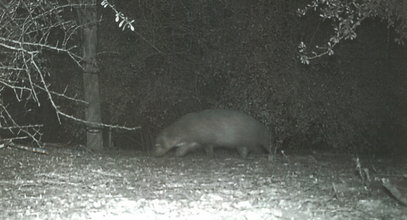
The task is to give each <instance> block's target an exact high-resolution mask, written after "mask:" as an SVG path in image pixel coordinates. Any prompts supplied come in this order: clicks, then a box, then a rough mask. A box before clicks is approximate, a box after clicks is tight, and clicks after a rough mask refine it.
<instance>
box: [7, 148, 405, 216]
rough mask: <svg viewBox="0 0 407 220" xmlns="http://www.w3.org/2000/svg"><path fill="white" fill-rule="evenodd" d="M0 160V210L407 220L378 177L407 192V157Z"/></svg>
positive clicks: (55, 155)
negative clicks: (383, 158) (387, 158)
mask: <svg viewBox="0 0 407 220" xmlns="http://www.w3.org/2000/svg"><path fill="white" fill-rule="evenodd" d="M358 166H359V167H358ZM0 168H1V170H0V210H1V212H0V219H98V220H99V219H136V217H137V219H149V220H153V219H407V207H406V206H403V204H402V203H401V202H400V201H399V200H398V199H397V198H394V197H393V195H392V194H391V193H390V192H388V190H386V188H385V187H383V184H382V178H386V179H387V180H389V181H390V183H391V185H390V186H392V187H394V188H395V189H397V190H399V192H400V193H401V194H402V196H405V195H406V194H405V193H406V191H407V190H406V187H407V179H406V176H405V175H407V174H406V172H407V161H406V159H400V160H399V161H394V160H393V161H392V160H380V159H372V158H370V159H368V158H360V160H359V161H356V160H354V158H353V156H351V155H343V156H338V155H329V154H309V155H288V156H284V157H283V156H278V157H275V158H274V159H270V158H268V157H267V156H266V155H251V156H250V157H249V158H248V159H242V158H240V157H239V156H238V154H237V153H236V154H235V153H232V152H219V154H217V155H215V156H214V157H213V158H211V157H208V156H206V155H204V154H199V153H196V154H192V155H187V156H186V157H183V158H176V157H174V156H172V155H168V156H165V157H161V158H156V157H152V156H150V155H149V154H146V153H139V152H129V151H126V152H104V153H91V152H87V151H83V150H78V149H70V148H60V149H48V154H38V153H33V152H28V151H23V150H18V149H15V148H10V147H8V148H6V147H4V148H1V149H0ZM403 175H404V176H403ZM404 190H406V191H404Z"/></svg>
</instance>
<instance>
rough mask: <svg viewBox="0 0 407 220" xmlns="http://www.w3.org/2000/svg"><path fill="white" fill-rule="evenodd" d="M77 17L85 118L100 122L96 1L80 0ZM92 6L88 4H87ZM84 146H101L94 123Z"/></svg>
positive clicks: (87, 134)
mask: <svg viewBox="0 0 407 220" xmlns="http://www.w3.org/2000/svg"><path fill="white" fill-rule="evenodd" d="M80 2H81V3H82V4H87V6H82V8H80V9H79V11H78V12H79V13H78V17H79V21H80V25H83V29H82V56H83V68H84V73H83V86H84V98H85V101H86V102H88V103H89V104H88V106H87V108H86V110H85V120H86V121H88V122H96V123H101V121H102V117H101V110H100V93H99V75H98V74H99V69H98V64H97V60H96V46H97V14H96V1H95V0H92V1H89V0H81V1H80ZM90 3H91V4H92V6H89V4H90ZM86 142H87V143H86V146H87V147H88V148H91V149H96V150H100V149H102V148H103V137H102V130H101V128H100V127H98V126H95V125H88V126H87V129H86Z"/></svg>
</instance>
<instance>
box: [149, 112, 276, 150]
mask: <svg viewBox="0 0 407 220" xmlns="http://www.w3.org/2000/svg"><path fill="white" fill-rule="evenodd" d="M270 142H271V136H270V132H269V130H268V129H267V127H266V126H264V125H263V124H261V123H260V122H258V121H257V120H255V119H254V118H252V117H251V116H249V115H247V114H245V113H242V112H238V111H233V110H220V109H218V110H216V109H213V110H204V111H200V112H193V113H189V114H186V115H184V116H183V117H181V118H180V119H178V120H177V121H176V122H174V123H172V124H171V125H170V126H168V127H166V128H164V129H163V130H162V131H161V132H160V133H159V135H158V136H157V138H156V140H155V155H157V156H162V155H164V154H165V153H167V152H168V151H170V150H171V149H173V148H176V155H177V156H184V155H185V154H187V153H188V152H191V151H194V150H196V149H201V148H203V149H205V151H206V152H207V153H208V154H213V148H215V147H225V148H235V149H237V151H238V152H239V154H240V155H241V156H242V157H243V158H246V157H247V155H248V154H249V153H250V152H264V151H266V152H269V151H270Z"/></svg>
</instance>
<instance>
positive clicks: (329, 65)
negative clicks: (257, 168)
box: [33, 0, 407, 153]
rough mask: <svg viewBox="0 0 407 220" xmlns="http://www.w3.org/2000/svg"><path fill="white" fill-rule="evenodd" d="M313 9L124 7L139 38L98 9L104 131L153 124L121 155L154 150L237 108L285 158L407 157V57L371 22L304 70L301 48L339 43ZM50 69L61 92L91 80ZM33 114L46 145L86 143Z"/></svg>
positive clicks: (264, 3)
mask: <svg viewBox="0 0 407 220" xmlns="http://www.w3.org/2000/svg"><path fill="white" fill-rule="evenodd" d="M306 3H307V1H305V0H302V1H293V0H290V1H287V0H275V1H268V0H255V1H253V0H250V1H249V0H236V1H219V0H205V1H185V0H184V1H182V0H174V1H163V0H155V1H116V2H115V4H116V7H117V9H118V10H120V11H122V12H124V13H125V14H126V15H127V16H128V17H131V18H134V19H135V23H133V25H134V26H135V29H136V32H131V31H129V30H126V31H121V29H120V28H118V24H117V23H115V22H114V14H113V13H111V11H110V10H105V9H103V8H102V7H98V13H99V16H100V18H101V22H100V24H99V26H98V28H99V29H98V31H99V35H98V37H99V39H98V51H99V53H98V56H97V58H98V62H99V65H100V66H99V67H100V79H101V82H100V86H101V95H102V99H103V102H102V111H103V115H102V117H103V122H104V123H111V124H121V125H126V126H139V125H140V126H142V129H141V130H137V131H133V132H123V131H113V141H114V144H115V146H116V147H120V148H131V149H139V150H149V149H151V147H152V143H151V141H152V139H153V138H154V136H155V135H156V134H157V132H158V131H159V130H160V129H161V128H162V127H164V126H165V125H168V124H169V123H171V122H173V121H174V120H175V119H176V118H178V117H179V116H181V115H183V114H185V113H187V112H191V111H197V110H201V109H206V108H230V109H237V110H241V111H244V112H247V113H249V114H250V115H252V116H254V117H255V118H256V119H258V120H260V121H262V122H263V123H265V124H266V125H268V126H269V128H270V129H271V130H272V132H273V134H274V137H275V140H274V141H275V144H276V145H278V146H279V147H283V148H284V149H286V150H308V149H318V150H335V151H341V152H361V151H366V150H367V151H369V152H375V153H396V152H400V151H402V152H407V99H406V97H407V86H406V85H407V83H406V82H407V74H406V70H407V62H406V61H407V56H406V55H407V53H406V52H407V50H406V48H405V47H404V48H403V47H401V46H399V45H397V44H395V43H394V41H393V38H394V33H393V32H392V30H389V29H387V27H386V24H385V23H381V22H380V21H379V20H369V21H366V22H365V23H364V25H362V26H361V28H360V29H358V33H359V35H358V38H357V39H356V40H353V41H346V42H344V43H343V44H340V45H339V47H337V48H336V50H335V54H334V56H330V57H328V56H326V57H322V58H321V59H317V60H314V61H313V62H311V64H310V65H302V64H300V62H299V60H298V58H297V45H298V44H299V42H301V41H304V42H305V43H307V44H310V46H312V45H315V44H322V43H324V42H325V41H326V40H327V39H329V36H330V34H332V30H331V28H330V27H331V26H330V24H329V22H323V21H321V20H320V19H319V18H318V16H317V15H316V14H315V15H308V16H306V17H304V18H299V17H298V16H297V14H296V10H297V8H300V7H303V6H304V5H305V4H306ZM48 62H49V68H50V69H51V70H52V72H54V75H52V76H51V82H52V83H53V84H52V85H53V87H54V88H56V89H58V90H61V89H60V88H65V87H66V85H67V84H68V89H69V91H70V93H72V94H75V93H77V94H79V95H81V91H82V89H83V88H82V84H81V83H82V75H81V70H79V69H76V68H75V65H73V64H72V63H71V62H70V61H69V59H68V58H66V57H63V56H53V58H52V60H50V61H48ZM63 107H64V108H65V109H68V110H67V112H69V113H72V114H75V115H81V114H83V112H81V110H80V108H78V107H76V106H74V105H73V104H65V106H63ZM33 114H34V115H35V116H36V117H38V116H40V117H41V118H42V119H43V121H44V123H45V130H44V132H45V135H44V137H43V139H44V140H45V141H58V142H61V141H62V142H67V141H73V142H75V143H84V142H85V140H84V138H85V137H86V135H85V129H84V128H83V127H82V126H80V125H78V124H76V123H72V122H69V121H67V120H64V121H63V124H62V125H59V124H58V122H57V121H56V120H55V118H53V117H52V115H53V113H52V110H51V109H50V107H49V106H47V105H42V107H41V108H40V110H39V111H38V112H34V113H33ZM105 133H106V132H105Z"/></svg>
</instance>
